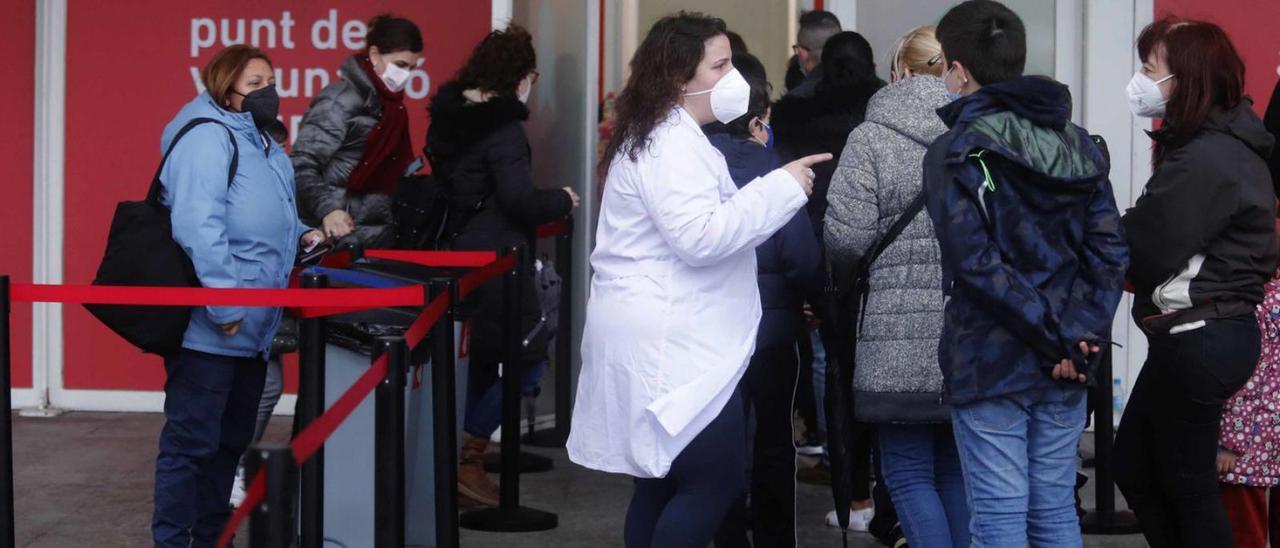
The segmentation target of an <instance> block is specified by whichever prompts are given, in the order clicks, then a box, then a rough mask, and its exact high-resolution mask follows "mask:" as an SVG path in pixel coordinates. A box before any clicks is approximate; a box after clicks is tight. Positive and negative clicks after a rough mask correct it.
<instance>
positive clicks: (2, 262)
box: [0, 2, 36, 388]
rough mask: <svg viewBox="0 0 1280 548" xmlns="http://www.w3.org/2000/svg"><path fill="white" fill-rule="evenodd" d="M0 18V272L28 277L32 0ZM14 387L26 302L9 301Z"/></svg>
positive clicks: (27, 371) (25, 337) (27, 368)
mask: <svg viewBox="0 0 1280 548" xmlns="http://www.w3.org/2000/svg"><path fill="white" fill-rule="evenodd" d="M4 11H5V13H4V16H3V17H0V36H4V40H0V58H4V59H5V62H4V66H5V72H6V73H7V75H8V77H7V78H5V83H4V85H3V86H0V120H4V126H5V130H4V131H3V132H0V166H3V170H4V171H3V181H4V199H3V200H0V235H3V237H0V274H7V275H9V276H10V279H11V280H12V281H14V282H30V281H31V245H32V243H31V229H32V218H31V217H32V211H31V210H32V205H33V204H32V163H33V158H32V154H33V152H32V145H33V143H34V137H35V136H34V133H33V127H34V123H35V121H34V117H33V115H32V111H33V110H34V108H35V90H34V87H35V83H34V82H35V76H36V74H35V58H36V51H35V44H36V8H35V2H16V3H13V5H12V6H7V7H6V9H5V10H4ZM9 321H10V325H11V328H10V329H11V330H10V341H11V344H12V348H11V354H10V357H11V358H12V360H13V362H12V363H13V377H12V380H13V386H14V387H17V388H26V387H30V386H31V305H29V304H19V305H14V308H13V313H12V315H11V316H10V318H9Z"/></svg>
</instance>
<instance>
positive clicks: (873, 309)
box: [825, 27, 969, 548]
mask: <svg viewBox="0 0 1280 548" xmlns="http://www.w3.org/2000/svg"><path fill="white" fill-rule="evenodd" d="M889 66H890V70H891V75H892V79H893V83H892V84H890V85H889V86H887V87H885V88H883V89H881V90H880V91H879V92H877V93H876V94H875V95H874V96H873V97H872V98H871V101H870V103H869V104H868V106H867V119H866V122H864V123H863V124H862V125H860V126H858V127H857V128H856V129H854V130H853V132H852V133H851V134H850V135H849V141H848V144H847V145H846V146H845V149H844V152H843V153H842V154H841V155H840V163H839V166H838V167H837V168H836V172H835V175H834V176H833V177H832V180H831V189H830V196H829V202H830V205H829V208H828V209H827V214H826V223H825V240H826V245H827V251H828V253H829V256H830V257H831V260H832V261H833V262H835V263H837V264H841V263H843V264H856V263H857V262H859V261H861V260H862V259H863V257H864V256H867V255H868V254H869V253H871V252H872V251H873V250H875V249H877V248H882V249H883V252H882V253H881V254H880V255H879V256H878V257H873V258H872V260H873V261H874V262H873V263H872V264H871V265H870V267H869V268H870V275H871V286H870V287H871V290H870V291H869V293H868V295H867V301H866V306H865V317H864V319H863V322H862V324H861V326H860V328H859V330H858V333H857V334H856V336H857V337H858V352H857V364H856V367H855V370H854V371H855V372H854V379H853V383H854V391H855V395H854V402H855V405H854V414H855V416H856V418H857V420H858V421H860V422H867V423H872V424H875V425H876V427H877V431H878V436H879V441H880V453H881V468H882V472H883V475H884V479H885V482H886V484H887V486H888V488H889V493H890V495H891V496H892V499H893V504H894V506H895V507H896V508H897V511H898V516H899V519H900V520H901V522H902V529H903V532H904V533H905V534H906V537H907V541H908V543H909V545H911V546H930V547H943V548H946V547H953V546H957V547H958V546H968V545H969V532H968V523H969V509H968V504H967V502H966V498H965V492H964V478H963V475H962V473H961V470H960V458H959V455H958V454H957V452H956V444H955V438H954V436H953V434H952V432H951V420H950V419H951V412H950V409H949V408H948V406H947V404H946V403H945V401H944V399H945V398H944V397H943V389H942V386H943V384H942V370H941V369H940V368H939V366H938V338H939V336H940V335H941V333H942V311H943V295H942V267H941V262H940V255H939V251H938V242H937V239H936V238H935V236H934V231H933V226H932V225H931V222H930V220H929V216H928V215H921V214H920V212H921V210H922V209H923V208H922V205H923V200H922V198H921V196H922V194H921V192H922V184H921V179H922V173H921V165H922V162H923V159H924V155H925V152H926V150H927V148H928V146H929V144H930V143H932V142H933V141H934V139H936V138H937V137H938V136H939V135H942V134H943V133H944V132H945V131H946V126H945V125H943V123H942V120H941V119H940V118H938V115H937V114H936V113H935V110H936V109H938V108H939V107H941V106H943V105H945V104H946V102H947V99H946V86H944V85H943V83H942V79H941V78H940V77H939V76H941V75H942V72H943V68H944V63H942V46H941V45H940V44H939V43H938V40H937V38H935V36H934V29H933V27H920V28H917V29H914V30H912V31H911V32H908V33H907V34H906V35H905V36H903V37H902V39H900V40H899V41H898V43H897V44H896V45H895V46H894V48H893V54H892V58H891V59H890V60H889ZM900 219H903V221H902V222H904V223H906V224H905V228H903V229H902V230H901V231H900V233H899V234H898V235H897V236H896V237H894V238H892V239H891V240H890V241H886V238H888V236H889V235H888V234H887V233H889V232H890V231H891V228H892V227H893V226H894V225H895V224H897V223H898V222H899V220H900ZM885 244H887V245H885Z"/></svg>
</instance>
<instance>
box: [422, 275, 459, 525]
mask: <svg viewBox="0 0 1280 548" xmlns="http://www.w3.org/2000/svg"><path fill="white" fill-rule="evenodd" d="M428 288H429V293H428V294H427V297H428V299H427V302H431V301H432V300H433V299H435V298H436V297H439V296H440V295H448V296H449V306H448V308H446V309H445V312H444V314H443V315H441V316H440V320H439V321H437V322H436V325H435V327H434V328H432V330H431V345H432V352H431V418H432V432H433V433H434V436H433V437H434V440H433V443H434V444H435V479H436V492H435V495H436V547H437V548H457V547H458V426H457V420H458V419H457V401H458V400H457V394H455V393H454V389H455V386H456V384H455V383H456V380H455V378H454V376H455V374H456V371H455V370H456V369H457V367H458V365H457V361H456V360H457V355H458V353H457V351H455V350H454V348H453V321H454V316H455V313H456V310H457V308H456V307H457V303H458V286H457V284H456V283H455V282H454V280H453V279H452V278H442V279H437V280H432V281H431V285H429V286H428Z"/></svg>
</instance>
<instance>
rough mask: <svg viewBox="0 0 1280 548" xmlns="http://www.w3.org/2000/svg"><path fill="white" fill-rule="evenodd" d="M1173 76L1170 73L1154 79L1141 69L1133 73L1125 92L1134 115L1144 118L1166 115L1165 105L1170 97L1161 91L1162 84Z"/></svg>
mask: <svg viewBox="0 0 1280 548" xmlns="http://www.w3.org/2000/svg"><path fill="white" fill-rule="evenodd" d="M1170 78H1173V75H1172V74H1170V75H1168V76H1165V77H1164V78H1161V79H1160V80H1159V81H1156V80H1152V79H1151V78H1150V77H1149V76H1147V75H1145V74H1143V73H1142V72H1141V71H1139V72H1136V73H1134V74H1133V79H1132V80H1129V85H1128V86H1127V87H1125V90H1124V91H1125V93H1126V94H1128V95H1129V110H1130V111H1132V112H1133V115H1134V116H1140V117H1142V118H1160V117H1163V116H1164V106H1165V103H1168V102H1169V101H1168V99H1165V98H1164V94H1163V93H1161V92H1160V84H1161V83H1163V82H1164V81H1166V80H1168V79H1170Z"/></svg>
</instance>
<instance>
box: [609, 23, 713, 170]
mask: <svg viewBox="0 0 1280 548" xmlns="http://www.w3.org/2000/svg"><path fill="white" fill-rule="evenodd" d="M726 31H727V28H726V27H725V24H724V21H722V20H720V19H718V18H716V17H711V16H708V15H703V14H701V13H695V12H685V11H682V12H679V13H677V14H675V15H668V16H666V17H663V18H662V19H659V20H658V22H657V23H654V24H653V27H652V28H650V29H649V35H648V36H645V38H644V42H642V43H641V44H640V47H639V48H637V49H636V53H635V55H633V56H632V57H631V76H630V77H628V78H627V85H626V87H624V88H622V92H621V93H619V94H618V99H617V103H616V107H615V108H616V119H615V122H614V129H613V135H612V136H611V137H610V139H609V143H608V144H607V145H605V149H604V159H603V162H602V164H601V170H600V171H601V172H602V173H603V172H606V171H608V168H609V165H610V164H612V163H613V159H614V158H615V157H616V156H617V155H618V154H619V153H622V154H626V155H627V157H628V158H630V159H631V160H632V161H635V160H636V159H637V158H639V157H640V152H641V151H643V150H645V149H647V148H648V147H649V144H650V139H649V136H650V134H651V133H653V128H655V127H657V126H658V123H659V122H661V121H662V120H663V119H664V118H666V116H667V113H668V112H670V111H671V107H673V106H675V105H676V103H677V102H679V100H680V86H681V85H683V84H684V83H685V82H688V81H689V80H692V79H693V77H694V74H696V73H697V71H698V63H701V62H702V56H703V54H704V51H705V49H706V42H707V40H710V39H712V38H714V37H716V36H719V35H722V34H725V32H726Z"/></svg>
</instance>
